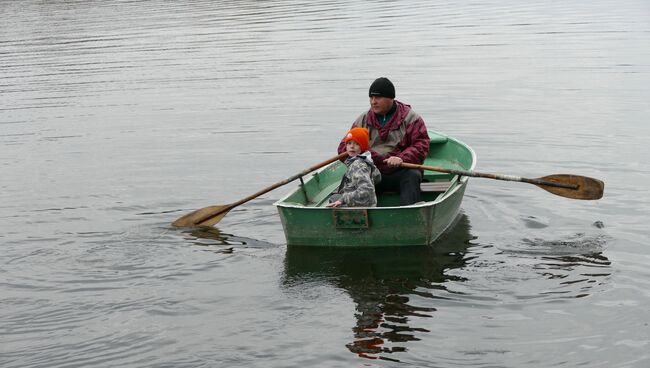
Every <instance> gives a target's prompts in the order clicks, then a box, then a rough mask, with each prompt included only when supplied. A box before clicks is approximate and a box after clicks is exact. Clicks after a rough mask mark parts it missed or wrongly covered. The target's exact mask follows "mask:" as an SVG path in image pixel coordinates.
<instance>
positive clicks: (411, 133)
mask: <svg viewBox="0 0 650 368" xmlns="http://www.w3.org/2000/svg"><path fill="white" fill-rule="evenodd" d="M406 136H407V139H408V141H410V145H409V146H408V147H406V148H405V149H404V150H403V151H402V152H400V153H399V154H397V156H399V157H400V158H401V159H402V160H404V162H410V163H414V164H422V163H423V162H424V159H425V158H426V157H427V155H428V154H429V134H428V133H427V128H426V126H425V124H424V120H422V118H419V119H417V120H416V121H414V122H413V123H412V124H410V125H409V127H408V128H407V130H406Z"/></svg>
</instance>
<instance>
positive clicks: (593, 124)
mask: <svg viewBox="0 0 650 368" xmlns="http://www.w3.org/2000/svg"><path fill="white" fill-rule="evenodd" d="M0 11H1V14H2V15H1V18H0V19H1V22H0V70H1V72H0V96H1V97H0V99H1V101H0V173H1V175H0V303H1V305H0V366H2V367H308V366H317V367H355V366H356V367H361V366H363V367H401V366H414V367H576V366H586V367H647V366H650V326H649V323H650V307H649V306H650V271H649V267H648V264H650V244H648V225H647V224H648V220H650V216H649V211H648V208H649V206H650V195H649V194H648V190H647V185H648V183H650V164H649V163H648V149H647V142H648V138H650V128H649V126H650V124H649V120H650V119H649V118H650V104H649V103H648V101H649V100H650V87H649V86H650V42H649V41H650V3H648V2H647V1H643V0H638V1H620V0H616V1H614V0H603V1H586V0H585V1H579V0H572V1H550V0H549V1H541V0H539V1H526V2H521V1H507V0H504V1H496V0H493V1H473V2H431V1H381V2H365V1H356V0H354V1H328V2H318V3H316V2H308V1H304V2H300V1H295V0H286V1H232V2H212V1H187V2H180V1H179V2H170V1H143V2H132V1H7V0H4V1H0ZM379 76H387V77H389V78H390V79H391V80H393V82H394V83H395V84H396V88H397V99H398V100H401V101H403V102H406V103H409V104H411V105H412V106H413V108H414V109H415V110H416V111H417V112H418V113H420V114H421V115H422V116H423V117H424V119H425V121H426V122H427V125H428V127H429V128H431V129H435V130H438V131H441V132H443V133H446V134H448V135H451V136H453V137H456V138H458V139H460V140H462V141H464V142H465V143H467V144H469V145H470V146H472V147H473V149H474V150H475V151H476V153H477V156H478V163H477V170H479V171H483V172H496V173H504V174H513V175H521V176H527V177H538V176H543V175H548V174H556V173H572V174H577V175H586V176H591V177H596V178H600V179H602V180H603V181H604V182H605V185H606V187H605V196H604V197H603V199H601V200H599V201H577V200H570V199H566V198H562V197H558V196H554V195H552V194H550V193H547V192H545V191H543V190H541V189H539V188H537V187H535V186H532V185H527V184H522V183H507V182H497V181H494V180H487V179H470V182H469V187H468V190H467V193H466V196H465V199H464V202H463V205H462V215H461V217H460V218H459V221H458V223H457V224H456V226H454V227H453V229H451V231H450V232H449V233H448V234H446V235H445V236H443V238H442V239H440V240H439V241H438V242H436V243H435V244H433V245H432V246H431V247H429V248H424V249H422V248H415V249H400V250H393V249H372V250H345V251H343V250H320V249H300V248H289V249H288V248H287V246H286V244H285V241H284V234H283V232H282V226H281V224H280V220H279V217H278V215H277V211H276V209H275V208H274V206H273V205H272V204H273V202H274V201H275V200H277V199H279V198H280V197H281V196H283V195H284V194H285V193H287V192H288V191H289V190H291V189H292V188H293V187H294V184H289V185H287V186H285V187H282V188H280V189H277V190H275V191H273V192H270V193H268V194H266V195H263V196H262V197H260V198H258V199H255V200H253V201H251V202H249V203H247V204H245V205H243V206H240V207H238V208H236V209H235V210H233V211H231V212H230V213H229V214H228V215H227V216H226V217H225V218H224V219H223V220H222V221H221V222H220V223H219V224H218V225H217V226H216V227H215V228H214V229H210V230H206V229H204V230H195V231H190V230H179V229H175V228H172V227H171V226H170V223H171V222H172V221H173V220H174V219H176V218H178V217H180V216H181V215H183V214H185V213H188V212H189V211H191V210H193V209H196V208H200V207H204V206H208V205H212V204H227V203H231V202H234V201H236V200H238V199H240V198H243V197H245V196H247V195H249V194H252V193H255V192H257V191H258V190H259V189H261V188H264V187H266V186H269V185H271V184H273V183H275V182H278V181H281V180H283V179H285V178H287V177H289V176H291V175H293V174H295V173H297V172H299V171H301V170H303V169H304V168H306V167H309V166H311V165H313V164H315V163H318V162H321V161H323V160H325V159H327V158H329V157H331V156H333V155H334V154H335V148H336V146H337V144H338V141H339V139H340V137H341V136H342V135H343V133H344V132H345V131H346V129H347V128H348V127H349V126H350V124H351V123H352V121H353V120H354V118H356V116H358V114H360V113H361V112H362V111H364V110H365V109H366V108H367V103H368V101H367V88H368V86H369V84H370V83H371V82H372V80H374V79H375V78H376V77H379Z"/></svg>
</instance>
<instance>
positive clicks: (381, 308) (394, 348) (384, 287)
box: [284, 214, 472, 361]
mask: <svg viewBox="0 0 650 368" xmlns="http://www.w3.org/2000/svg"><path fill="white" fill-rule="evenodd" d="M469 230H470V224H469V220H468V218H467V216H465V215H464V214H461V215H459V218H458V220H457V223H456V224H455V226H454V227H453V228H452V229H451V230H450V231H449V232H448V233H446V234H445V235H443V237H441V238H440V239H439V240H438V241H437V242H436V243H434V244H433V245H432V246H429V247H408V248H405V247H398V248H372V249H339V248H317V247H288V249H287V253H286V260H285V274H284V285H285V286H286V287H292V286H295V285H296V284H305V283H306V284H309V283H313V282H314V281H317V282H327V283H331V284H333V285H334V286H336V287H338V288H341V289H343V290H345V291H346V292H347V293H348V294H349V295H350V297H351V298H352V299H353V300H354V302H355V303H356V311H357V312H356V313H355V319H356V325H355V326H353V327H352V331H353V335H354V338H353V341H351V342H349V343H347V344H346V346H347V348H348V349H349V350H350V351H351V352H352V353H355V354H358V355H359V356H361V357H364V358H368V359H383V360H390V361H399V360H398V359H396V357H395V356H391V357H389V356H388V355H389V354H393V353H399V352H403V351H406V349H407V343H408V342H409V341H417V340H419V339H420V338H419V337H418V336H421V335H422V334H426V333H428V332H430V331H429V330H427V329H426V328H423V327H420V326H418V325H417V323H418V322H417V321H418V320H420V318H421V317H425V318H426V317H432V316H433V312H435V311H436V308H435V300H436V299H439V298H445V297H446V296H445V294H446V293H447V292H446V287H445V283H446V282H448V281H452V280H454V281H461V282H462V281H463V279H461V278H460V277H458V276H455V275H453V272H450V271H451V270H453V269H457V268H461V267H463V266H464V265H465V262H466V255H465V253H466V251H467V248H468V247H469V246H470V240H472V236H471V235H470V233H469Z"/></svg>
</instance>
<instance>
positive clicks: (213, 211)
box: [172, 152, 348, 227]
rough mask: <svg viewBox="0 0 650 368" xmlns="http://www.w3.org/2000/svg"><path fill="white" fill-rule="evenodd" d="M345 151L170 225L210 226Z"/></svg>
mask: <svg viewBox="0 0 650 368" xmlns="http://www.w3.org/2000/svg"><path fill="white" fill-rule="evenodd" d="M347 155H348V154H347V153H345V152H344V153H341V154H340V155H337V156H334V157H332V158H330V159H329V160H325V161H323V162H321V163H319V164H316V165H314V166H312V167H310V168H308V169H305V170H303V171H301V172H300V173H298V174H296V175H293V176H292V177H290V178H287V179H285V180H282V181H281V182H278V183H275V184H273V185H271V186H269V187H267V188H264V189H262V190H260V191H259V192H257V193H255V194H251V195H249V196H248V197H246V198H243V199H240V200H238V201H237V202H234V203H231V204H226V205H216V206H209V207H204V208H201V209H198V210H196V211H193V212H190V213H188V214H187V215H185V216H182V217H180V218H178V219H177V220H176V221H174V222H173V223H172V225H174V226H176V227H194V226H212V225H214V224H216V223H217V222H219V221H221V219H222V218H223V217H224V216H226V214H227V213H228V211H230V210H232V209H233V208H235V207H237V206H239V205H240V204H244V203H246V202H248V201H250V200H251V199H254V198H257V197H259V196H261V195H262V194H264V193H268V192H270V191H272V190H273V189H276V188H278V187H281V186H283V185H285V184H288V183H290V182H292V181H294V180H296V179H298V178H300V177H301V176H304V175H307V174H309V173H310V172H312V171H314V170H317V169H320V168H321V167H323V166H326V165H328V164H331V163H332V162H334V161H337V160H342V159H344V158H345V157H347Z"/></svg>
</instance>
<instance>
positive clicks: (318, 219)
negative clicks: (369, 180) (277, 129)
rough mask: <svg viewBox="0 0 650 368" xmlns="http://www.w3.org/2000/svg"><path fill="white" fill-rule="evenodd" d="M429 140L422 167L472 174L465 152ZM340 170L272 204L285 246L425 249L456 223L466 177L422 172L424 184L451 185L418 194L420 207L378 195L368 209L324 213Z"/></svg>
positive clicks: (470, 155) (451, 142) (334, 167)
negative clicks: (452, 169) (405, 204)
mask: <svg viewBox="0 0 650 368" xmlns="http://www.w3.org/2000/svg"><path fill="white" fill-rule="evenodd" d="M429 136H430V137H431V138H432V140H431V145H430V152H429V157H428V158H427V159H426V160H425V165H430V166H441V167H447V168H457V169H464V170H472V169H473V168H474V165H475V160H476V159H475V155H474V152H473V151H472V149H471V148H470V147H468V146H467V145H465V144H463V143H462V142H460V141H458V140H456V139H453V138H451V137H447V136H444V135H442V134H439V133H436V132H432V131H430V132H429ZM344 173H345V165H344V164H343V163H341V162H334V163H332V164H330V165H328V166H326V167H325V168H323V169H321V170H319V171H317V172H314V173H312V174H311V175H309V176H306V177H304V178H303V180H304V185H302V184H301V185H299V186H298V187H297V188H295V189H294V190H293V191H292V192H290V193H289V194H287V195H286V196H285V197H283V198H282V199H280V200H279V201H277V202H276V203H275V205H276V206H277V208H278V212H279V214H280V219H281V220H282V226H283V228H284V232H285V236H286V240H287V245H290V246H331V247H380V246H412V245H428V244H431V243H432V242H433V241H435V239H437V238H438V237H439V236H440V235H441V234H442V233H443V232H444V231H445V230H446V229H447V228H448V227H449V226H450V225H451V224H452V223H453V222H454V220H455V219H456V217H457V215H458V211H459V209H460V204H461V202H462V199H463V195H464V193H465V188H466V186H467V180H468V178H467V177H460V178H459V177H458V176H456V175H450V174H446V173H437V172H428V171H427V172H425V173H424V181H426V182H442V181H449V182H450V183H451V184H450V185H449V187H448V188H447V190H446V191H444V192H423V193H422V196H423V200H424V202H422V203H418V204H415V205H411V206H403V207H401V206H399V195H398V194H397V193H390V194H384V195H381V196H379V198H378V206H377V207H373V208H342V209H333V208H327V207H325V205H326V204H327V199H328V198H329V195H330V194H331V193H332V191H334V190H335V189H336V188H337V187H338V184H339V183H340V181H341V178H342V176H343V174H344Z"/></svg>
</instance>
